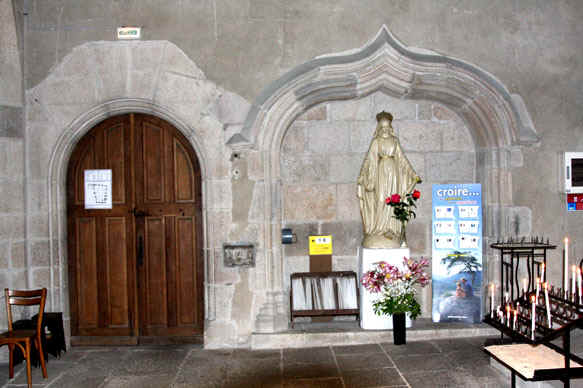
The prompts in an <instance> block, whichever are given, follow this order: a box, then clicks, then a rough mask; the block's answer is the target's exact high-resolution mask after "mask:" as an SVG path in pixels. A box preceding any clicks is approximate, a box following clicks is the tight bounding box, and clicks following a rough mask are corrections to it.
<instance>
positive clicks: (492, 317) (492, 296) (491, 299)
mask: <svg viewBox="0 0 583 388" xmlns="http://www.w3.org/2000/svg"><path fill="white" fill-rule="evenodd" d="M490 318H491V319H494V283H492V284H490Z"/></svg>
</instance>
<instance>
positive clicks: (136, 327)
mask: <svg viewBox="0 0 583 388" xmlns="http://www.w3.org/2000/svg"><path fill="white" fill-rule="evenodd" d="M87 169H111V170H112V203H113V206H112V209H108V210H87V209H85V206H84V181H83V179H84V171H85V170H87ZM200 189H201V184H200V168H199V166H198V161H197V158H196V156H195V154H194V152H193V150H192V148H191V147H190V145H189V143H188V142H187V140H186V139H185V138H184V137H183V136H182V134H180V133H179V132H178V131H177V130H176V129H175V128H173V127H172V126H171V125H170V124H168V123H167V122H165V121H163V120H161V119H158V118H156V117H153V116H148V115H142V114H128V115H123V116H116V117H113V118H110V119H107V120H105V121H104V122H102V123H100V124H98V125H97V126H96V127H95V128H93V129H92V130H91V131H90V132H89V133H88V134H87V135H86V136H85V137H83V139H81V141H80V142H79V143H78V145H77V147H76V149H75V151H74V152H73V154H72V156H71V160H70V162H69V171H68V181H67V190H68V192H67V195H68V199H67V204H68V245H69V289H70V298H71V331H72V335H73V336H116V337H120V338H122V337H130V338H134V339H135V338H137V337H138V336H157V337H167V336H182V337H196V336H200V335H202V331H203V314H204V313H203V312H204V306H203V298H204V297H203V288H202V287H203V279H202V274H203V261H202V244H201V237H202V234H201V226H202V219H201V190H200ZM93 342H95V341H93ZM122 342H123V341H122ZM130 342H131V341H130Z"/></svg>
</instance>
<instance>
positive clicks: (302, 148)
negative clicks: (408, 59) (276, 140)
mask: <svg viewBox="0 0 583 388" xmlns="http://www.w3.org/2000/svg"><path fill="white" fill-rule="evenodd" d="M382 110H385V111H388V112H391V113H392V114H393V116H394V120H393V127H394V129H395V132H396V134H397V135H398V136H399V140H400V143H401V145H402V147H403V149H404V151H405V153H406V156H407V158H408V159H409V160H410V161H411V163H412V164H413V167H414V168H415V171H416V172H417V173H418V175H419V176H421V177H422V179H423V183H422V184H421V185H419V186H418V188H419V189H420V190H421V192H422V198H421V199H420V200H419V202H418V211H417V215H418V216H417V218H416V219H415V220H414V221H412V222H411V223H410V224H409V227H408V229H407V230H408V232H407V239H408V242H409V246H410V248H411V254H412V255H413V256H414V257H421V256H424V257H430V256H431V185H432V184H434V183H471V182H475V179H476V178H475V176H476V166H475V159H476V158H475V145H474V142H473V140H472V137H471V135H470V132H469V131H468V129H467V127H466V126H465V125H464V123H463V122H462V121H461V120H460V119H459V117H457V115H455V114H454V113H453V112H451V111H450V110H449V109H447V108H445V107H444V106H442V105H440V104H436V103H433V104H432V103H430V102H423V101H421V102H415V101H406V100H400V99H397V98H394V97H390V96H388V95H386V94H384V93H382V92H377V93H374V94H372V95H369V96H368V97H365V98H362V99H359V100H351V101H345V102H330V103H327V104H320V105H318V106H316V107H314V108H312V109H310V110H309V111H307V112H306V113H304V114H303V115H302V116H300V117H299V118H298V119H297V120H296V121H295V122H294V123H293V124H292V126H291V127H290V128H289V129H288V131H287V133H286V135H285V137H284V140H283V144H282V148H281V151H282V155H281V175H282V183H283V224H284V226H285V227H289V228H292V229H293V231H294V232H295V233H296V235H297V238H298V242H297V243H296V244H291V245H285V246H284V259H283V261H284V284H285V288H286V290H287V289H289V276H290V274H291V273H293V272H307V271H308V270H309V257H308V236H309V235H311V234H323V235H328V234H331V235H332V236H333V250H334V255H333V263H332V266H333V270H334V271H355V272H357V273H358V248H359V247H360V244H361V242H362V221H361V217H360V210H359V205H358V200H357V198H356V179H357V177H358V174H359V172H360V167H361V165H362V162H363V160H364V156H365V153H366V151H367V150H368V147H369V144H370V141H371V140H372V136H373V133H374V130H375V127H376V120H375V116H376V114H377V113H378V112H380V111H382ZM422 299H423V302H424V303H423V306H422V308H423V313H424V316H430V314H431V288H430V287H427V288H425V289H424V291H423V296H422Z"/></svg>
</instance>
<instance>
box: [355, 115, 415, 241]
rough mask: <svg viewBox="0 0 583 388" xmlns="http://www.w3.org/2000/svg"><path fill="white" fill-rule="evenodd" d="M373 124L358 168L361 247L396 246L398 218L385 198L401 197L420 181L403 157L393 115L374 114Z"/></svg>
mask: <svg viewBox="0 0 583 388" xmlns="http://www.w3.org/2000/svg"><path fill="white" fill-rule="evenodd" d="M376 118H377V122H378V124H377V128H376V131H375V134H374V137H373V139H372V142H371V143H370V147H369V149H368V152H367V154H366V157H365V159H364V162H363V164H362V167H361V169H360V175H359V176H358V180H357V195H358V199H359V202H360V214H361V216H362V225H363V230H364V239H363V241H362V246H363V247H364V248H399V246H400V244H401V241H400V235H401V227H402V226H401V222H400V221H399V220H397V219H396V218H394V217H393V208H392V207H391V206H387V204H386V202H385V200H386V198H387V197H390V196H391V195H392V194H399V195H400V196H401V198H404V197H405V194H407V193H410V192H411V191H412V190H413V189H414V187H415V185H416V184H417V183H418V182H420V181H421V179H420V178H419V176H418V175H417V174H416V173H415V170H413V167H412V166H411V163H410V162H409V160H408V159H407V158H406V157H405V154H404V153H403V150H402V149H401V145H400V144H399V139H398V138H397V136H395V133H394V132H393V127H392V125H391V123H392V121H393V116H392V115H391V114H390V113H387V112H384V111H383V112H381V113H379V114H377V116H376Z"/></svg>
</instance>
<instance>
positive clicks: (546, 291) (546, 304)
mask: <svg viewBox="0 0 583 388" xmlns="http://www.w3.org/2000/svg"><path fill="white" fill-rule="evenodd" d="M543 287H544V289H545V307H546V308H547V323H548V324H549V328H551V327H552V323H551V308H550V306H549V290H548V285H547V283H546V282H545V283H543Z"/></svg>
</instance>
